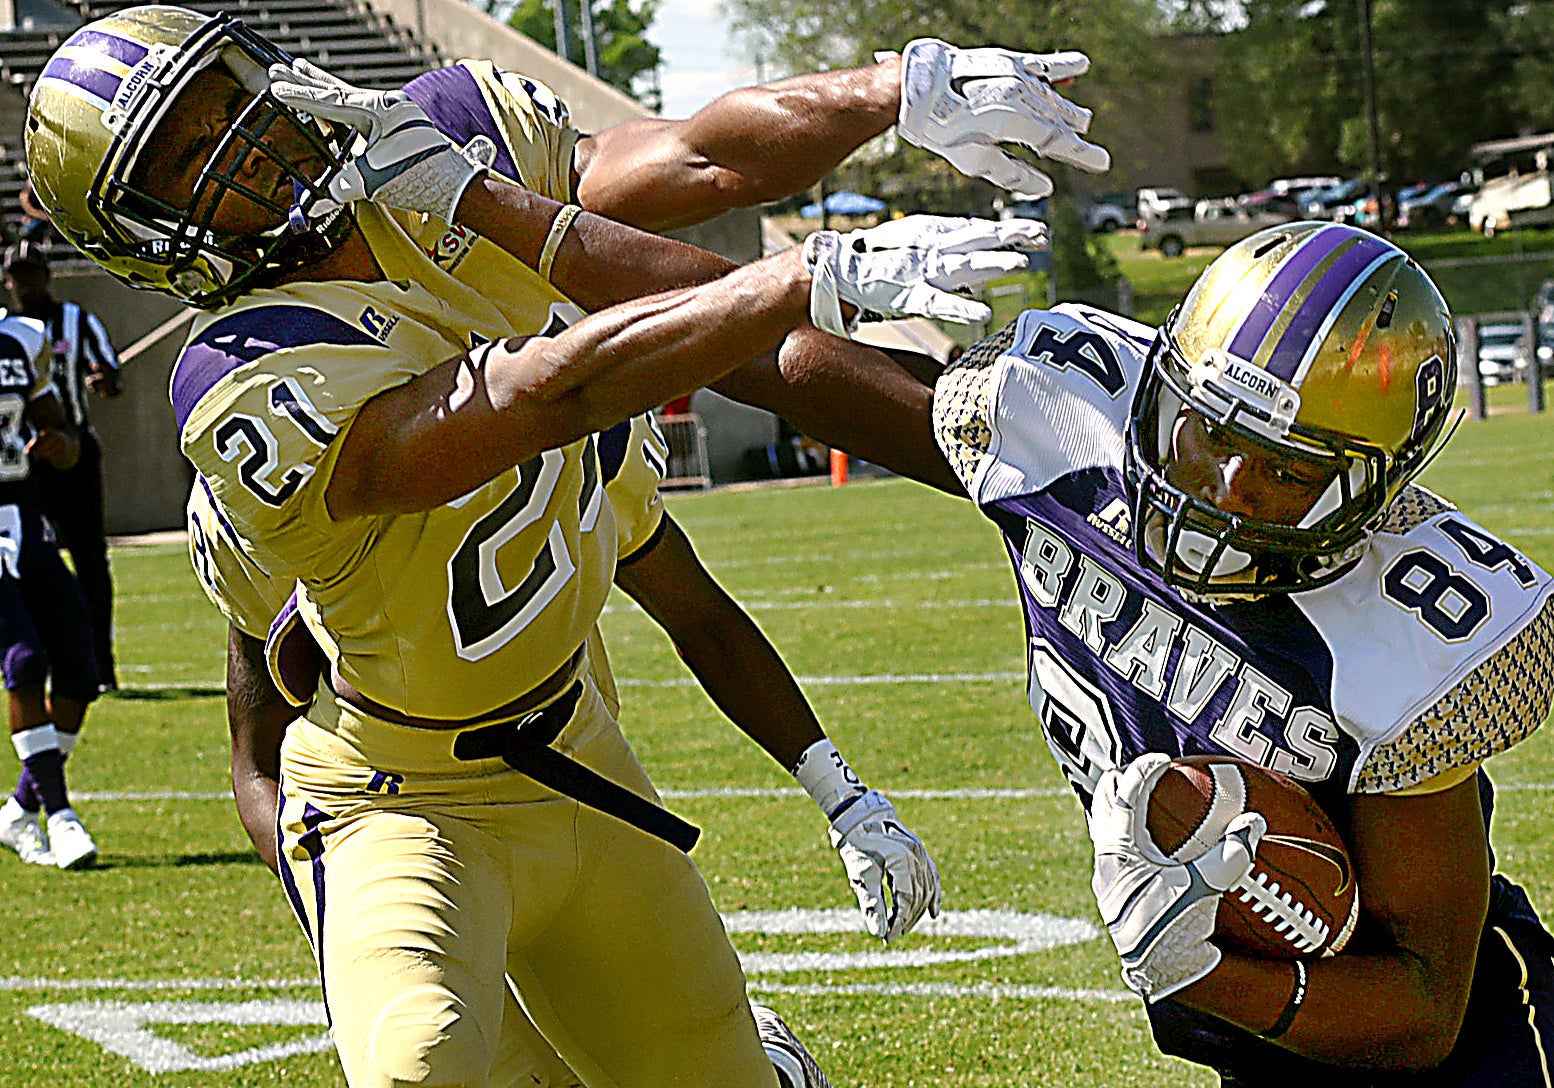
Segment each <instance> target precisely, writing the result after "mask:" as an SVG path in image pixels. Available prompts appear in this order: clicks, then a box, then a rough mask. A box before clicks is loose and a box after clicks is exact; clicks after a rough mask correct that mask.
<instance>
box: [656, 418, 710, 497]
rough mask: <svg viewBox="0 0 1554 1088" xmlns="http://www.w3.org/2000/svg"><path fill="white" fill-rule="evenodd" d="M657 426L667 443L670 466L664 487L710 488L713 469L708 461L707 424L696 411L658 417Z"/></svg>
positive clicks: (665, 476) (666, 473)
mask: <svg viewBox="0 0 1554 1088" xmlns="http://www.w3.org/2000/svg"><path fill="white" fill-rule="evenodd" d="M658 426H659V428H660V429H661V430H662V431H663V432H664V439H665V441H666V442H668V444H669V465H668V468H667V469H666V470H665V472H664V482H663V484H662V485H661V486H663V487H698V488H703V489H705V488H709V487H711V486H712V468H711V466H710V463H709V462H708V460H707V425H706V424H705V423H703V422H702V418H701V416H699V415H697V414H696V413H695V412H683V413H680V414H678V415H664V416H659V417H658Z"/></svg>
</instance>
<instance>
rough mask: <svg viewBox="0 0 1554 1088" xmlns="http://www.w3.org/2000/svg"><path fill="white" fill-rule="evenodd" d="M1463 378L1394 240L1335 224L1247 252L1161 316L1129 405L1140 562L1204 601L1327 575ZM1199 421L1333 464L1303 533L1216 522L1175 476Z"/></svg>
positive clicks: (1219, 514) (1216, 512)
mask: <svg viewBox="0 0 1554 1088" xmlns="http://www.w3.org/2000/svg"><path fill="white" fill-rule="evenodd" d="M1456 376H1457V356H1456V341H1455V336H1454V333H1453V328H1452V320H1451V315H1450V313H1449V311H1448V310H1447V306H1446V303H1445V301H1444V300H1443V299H1442V298H1441V294H1440V292H1439V291H1438V290H1437V289H1436V287H1435V284H1434V283H1432V282H1431V281H1430V277H1429V276H1428V275H1426V274H1425V272H1424V270H1423V269H1421V268H1420V267H1419V265H1418V264H1416V263H1415V262H1414V261H1413V260H1412V259H1410V258H1409V256H1408V255H1407V254H1405V253H1404V252H1403V251H1402V250H1400V249H1399V248H1398V247H1397V246H1395V245H1393V244H1392V243H1391V242H1388V241H1386V240H1385V239H1383V238H1380V237H1377V236H1376V235H1373V234H1370V233H1367V232H1365V231H1362V230H1358V229H1356V228H1353V227H1347V226H1340V225H1338V224H1333V223H1289V224H1285V225H1282V226H1277V227H1272V228H1270V229H1267V230H1263V231H1259V232H1258V233H1256V234H1254V235H1252V236H1250V237H1248V238H1246V239H1244V240H1242V241H1241V242H1239V243H1237V244H1236V245H1234V246H1232V247H1231V248H1229V249H1228V250H1226V251H1225V252H1224V253H1223V254H1222V255H1221V256H1220V257H1218V258H1217V259H1216V260H1215V261H1214V262H1213V263H1212V264H1211V265H1209V267H1208V268H1206V269H1205V270H1204V272H1203V274H1202V275H1201V276H1200V277H1199V278H1198V281H1197V282H1196V283H1195V284H1194V285H1193V288H1192V290H1191V291H1190V292H1189V294H1188V295H1187V298H1186V299H1185V300H1184V301H1183V302H1182V303H1181V304H1180V305H1179V306H1178V307H1177V308H1176V309H1175V310H1174V311H1173V312H1172V314H1171V316H1170V317H1169V318H1168V319H1167V320H1166V323H1165V325H1164V327H1163V328H1161V330H1160V333H1159V335H1158V337H1157V338H1156V341H1155V344H1154V347H1153V349H1152V350H1151V354H1150V360H1149V364H1148V367H1147V369H1146V372H1145V374H1144V376H1143V379H1142V381H1141V383H1140V387H1139V391H1138V395H1137V397H1136V399H1135V401H1134V405H1133V412H1132V418H1131V421H1130V424H1129V429H1128V444H1127V455H1126V461H1125V471H1126V473H1127V477H1128V481H1129V485H1130V488H1131V490H1132V493H1133V501H1134V519H1133V520H1134V525H1135V526H1136V527H1137V528H1136V533H1135V536H1136V550H1137V554H1138V556H1139V559H1140V561H1141V562H1142V563H1144V564H1145V565H1146V566H1147V567H1150V568H1152V569H1154V570H1156V571H1158V572H1159V573H1160V574H1161V575H1162V576H1163V577H1164V578H1165V579H1166V581H1168V582H1170V583H1171V584H1173V585H1175V586H1178V587H1179V588H1182V589H1184V590H1187V591H1189V592H1191V593H1196V594H1199V595H1203V596H1206V597H1247V596H1257V595H1260V594H1265V593H1287V592H1295V591H1300V590H1306V589H1312V588H1315V587H1317V586H1320V585H1323V584H1325V583H1327V582H1329V581H1331V580H1332V579H1333V578H1335V577H1337V576H1338V575H1339V574H1341V573H1342V572H1343V571H1344V570H1345V569H1346V568H1347V567H1348V565H1349V564H1350V563H1352V561H1353V560H1354V559H1355V558H1356V557H1357V556H1358V555H1359V553H1360V550H1361V548H1362V546H1363V544H1364V543H1365V541H1366V540H1367V539H1368V538H1369V536H1370V534H1371V533H1372V532H1374V531H1375V530H1376V528H1377V527H1378V526H1379V525H1380V524H1381V523H1382V521H1383V519H1384V518H1385V516H1386V513H1387V510H1388V508H1389V506H1390V505H1391V503H1392V501H1393V500H1394V499H1395V498H1396V497H1397V495H1398V493H1399V492H1400V491H1401V490H1402V489H1403V487H1404V485H1405V484H1407V483H1408V481H1409V480H1411V479H1412V478H1413V477H1414V476H1415V475H1416V474H1417V473H1418V472H1419V470H1420V469H1421V468H1423V467H1424V465H1425V463H1426V462H1427V461H1428V460H1429V458H1430V456H1431V454H1432V453H1433V452H1434V450H1435V448H1436V447H1437V445H1438V444H1439V443H1440V441H1441V439H1442V436H1443V434H1444V433H1445V431H1446V421H1447V417H1448V414H1449V412H1450V407H1451V396H1452V391H1453V389H1454V387H1455V385H1456ZM1191 412H1196V413H1198V414H1200V415H1201V416H1203V417H1204V419H1205V420H1207V421H1208V422H1209V425H1211V426H1213V427H1215V428H1228V429H1229V430H1230V431H1231V432H1232V433H1233V434H1234V436H1235V437H1236V439H1237V440H1238V441H1242V442H1250V443H1254V444H1255V445H1256V446H1258V447H1262V448H1267V449H1271V450H1273V451H1276V452H1278V453H1284V454H1290V455H1293V456H1294V457H1296V458H1300V459H1302V460H1304V461H1305V462H1307V463H1308V464H1309V463H1313V462H1315V463H1317V464H1327V465H1330V466H1331V470H1332V473H1333V477H1332V483H1331V484H1330V485H1329V486H1328V487H1327V489H1326V490H1325V491H1324V492H1323V493H1322V495H1321V497H1320V498H1319V499H1318V500H1317V501H1316V503H1315V504H1314V505H1313V506H1312V507H1311V509H1310V510H1309V512H1307V513H1306V514H1305V516H1304V517H1303V518H1301V519H1300V520H1299V522H1298V523H1296V524H1284V523H1276V522H1273V521H1269V520H1262V519H1259V518H1257V517H1255V516H1248V515H1246V514H1231V513H1226V512H1224V511H1222V510H1220V509H1219V508H1218V507H1217V506H1216V505H1215V504H1214V503H1213V502H1210V501H1208V500H1207V499H1206V498H1204V497H1202V496H1199V495H1194V494H1191V493H1189V491H1187V490H1185V489H1183V488H1181V487H1178V486H1174V485H1173V484H1172V483H1171V481H1170V480H1169V479H1168V478H1167V468H1168V466H1169V465H1170V462H1171V460H1172V458H1173V457H1175V456H1176V455H1177V450H1176V433H1177V429H1178V427H1179V426H1180V425H1181V423H1180V421H1181V420H1182V419H1183V418H1185V416H1186V415H1187V414H1190V413H1191Z"/></svg>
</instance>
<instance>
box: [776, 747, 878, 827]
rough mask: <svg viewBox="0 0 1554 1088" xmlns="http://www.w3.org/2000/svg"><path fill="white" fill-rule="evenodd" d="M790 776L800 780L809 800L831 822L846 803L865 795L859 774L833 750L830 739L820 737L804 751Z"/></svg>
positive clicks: (865, 790) (834, 748) (839, 753)
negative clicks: (818, 807)
mask: <svg viewBox="0 0 1554 1088" xmlns="http://www.w3.org/2000/svg"><path fill="white" fill-rule="evenodd" d="M793 777H794V778H796V779H798V780H799V785H801V786H803V787H804V792H805V793H807V794H809V796H810V800H812V801H814V802H815V804H817V805H819V806H820V811H821V812H824V813H825V814H826V819H828V820H829V819H832V818H833V817H834V816H836V814H837V810H839V809H841V808H843V807H844V806H845V804H846V802H848V801H850V800H856V799H857V798H859V797H862V796H863V795H864V794H865V793H867V792H868V787H866V786H865V785H864V784H863V783H862V782H861V781H860V780H859V778H858V775H857V774H856V773H855V772H854V771H853V769H852V768H851V767H849V766H848V765H847V760H845V759H843V758H842V753H841V752H838V751H837V750H836V745H834V744H832V743H831V741H830V739H829V738H822V739H820V740H817V741H816V742H815V743H814V744H811V745H810V746H809V747H808V748H806V749H804V754H803V755H801V756H799V761H798V763H797V764H796V765H795V766H794V768H793Z"/></svg>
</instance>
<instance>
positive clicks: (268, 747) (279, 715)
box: [227, 627, 297, 872]
mask: <svg viewBox="0 0 1554 1088" xmlns="http://www.w3.org/2000/svg"><path fill="white" fill-rule="evenodd" d="M296 717H297V710H296V708H295V707H293V706H292V705H291V704H290V703H288V702H286V700H285V699H284V698H283V697H282V696H281V694H280V692H279V691H277V690H276V688H275V685H274V683H273V682H271V680H270V678H269V668H268V665H267V663H266V661H265V654H264V643H263V642H262V641H260V640H259V639H257V638H254V637H253V636H251V635H247V634H244V633H243V632H242V631H240V630H238V629H237V628H236V627H231V628H230V629H229V632H228V639H227V724H228V728H229V729H230V731H231V738H232V767H231V771H232V796H233V799H234V800H235V801H236V802H237V814H238V819H239V820H241V821H242V824H243V830H244V831H245V832H247V834H248V837H249V839H250V840H251V841H252V842H253V844H254V849H256V850H257V851H258V852H259V856H260V858H262V859H263V860H264V863H265V865H267V866H269V868H270V871H271V872H279V869H278V867H277V866H278V864H279V859H278V858H277V856H276V843H275V828H276V814H277V812H278V810H279V807H280V761H281V739H282V737H283V736H284V735H285V732H286V727H287V725H289V724H290V723H291V722H292V721H293V720H294V719H295V718H296Z"/></svg>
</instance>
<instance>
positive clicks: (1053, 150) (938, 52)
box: [896, 38, 1111, 198]
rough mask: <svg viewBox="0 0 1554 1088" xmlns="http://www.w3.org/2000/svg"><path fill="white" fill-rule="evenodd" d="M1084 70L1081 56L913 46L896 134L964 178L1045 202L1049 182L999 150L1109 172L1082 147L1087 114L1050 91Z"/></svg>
mask: <svg viewBox="0 0 1554 1088" xmlns="http://www.w3.org/2000/svg"><path fill="white" fill-rule="evenodd" d="M1089 70H1090V58H1089V57H1087V56H1085V55H1084V54H1083V53H1074V52H1064V53H1021V52H1017V51H1015V50H1012V49H991V48H989V49H960V48H957V47H956V46H953V45H950V44H949V43H948V42H942V41H940V40H939V39H937V38H918V39H917V40H915V41H913V42H911V43H909V44H908V45H907V47H906V50H905V52H904V53H903V54H902V61H901V113H900V117H899V120H898V121H897V123H896V131H897V132H898V133H899V134H900V136H901V138H902V139H903V140H905V141H906V142H907V143H910V144H916V145H917V146H918V147H922V148H926V149H927V150H929V151H932V152H934V153H935V154H937V155H941V156H943V157H944V158H945V159H947V160H949V162H950V164H951V165H953V166H954V167H955V168H956V169H957V170H959V171H960V172H961V173H963V174H968V175H970V176H972V177H978V178H986V179H987V180H988V181H991V182H992V183H993V184H994V185H997V186H1000V187H1002V188H1004V189H1009V190H1012V191H1017V192H1021V193H1025V194H1027V195H1029V196H1030V197H1032V198H1037V197H1043V196H1046V195H1047V194H1048V193H1050V192H1052V179H1051V178H1049V177H1048V176H1047V175H1046V174H1044V173H1042V172H1041V171H1040V170H1038V169H1036V167H1034V166H1032V165H1031V164H1029V163H1027V162H1025V161H1023V160H1021V159H1018V158H1016V157H1014V156H1013V155H1011V154H1009V152H1008V151H1007V150H1005V149H1004V148H1003V147H1002V146H1000V145H1003V144H1018V145H1020V146H1022V147H1027V148H1029V149H1030V150H1032V151H1034V152H1036V154H1038V155H1040V156H1042V157H1043V158H1047V159H1052V160H1053V161H1055V162H1063V163H1068V164H1069V165H1071V166H1077V167H1079V168H1080V169H1082V170H1088V171H1091V172H1092V173H1102V172H1104V171H1106V170H1108V169H1110V167H1111V155H1110V154H1108V153H1107V151H1106V149H1105V148H1103V147H1098V146H1097V145H1095V144H1092V143H1089V142H1087V141H1085V140H1083V139H1081V135H1082V134H1083V133H1085V132H1088V131H1089V129H1090V116H1091V115H1090V111H1089V110H1087V109H1085V108H1084V107H1082V106H1076V105H1074V104H1073V103H1072V102H1070V101H1068V99H1066V98H1064V97H1063V96H1062V95H1060V94H1059V93H1058V92H1057V91H1056V90H1054V84H1059V83H1064V82H1067V81H1069V80H1072V79H1074V78H1076V77H1078V76H1082V75H1084V74H1085V73H1086V72H1087V71H1089Z"/></svg>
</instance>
